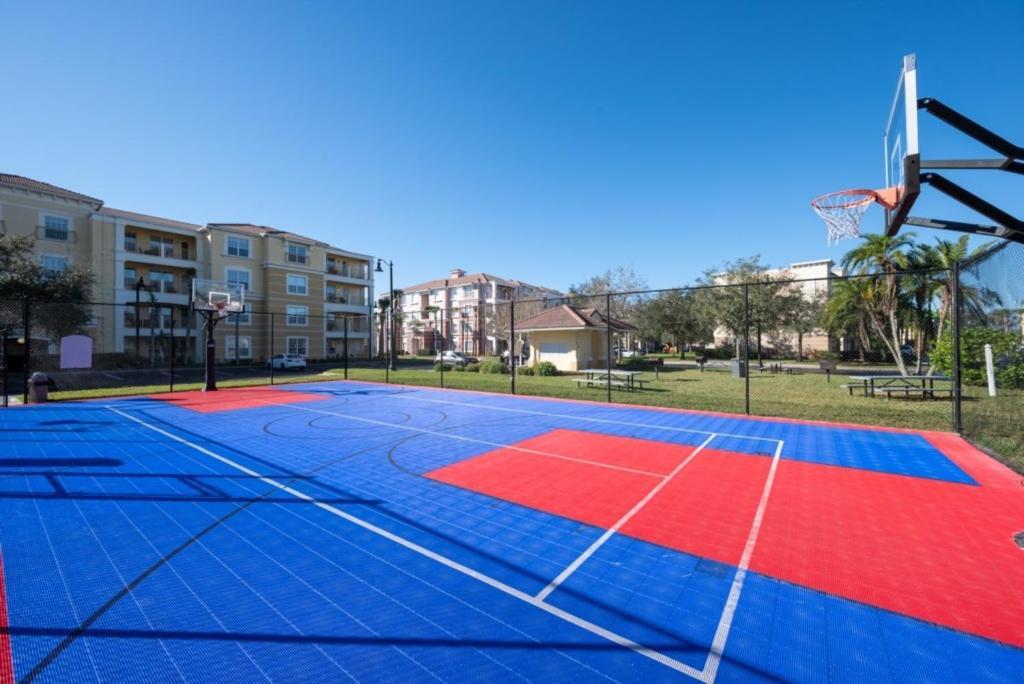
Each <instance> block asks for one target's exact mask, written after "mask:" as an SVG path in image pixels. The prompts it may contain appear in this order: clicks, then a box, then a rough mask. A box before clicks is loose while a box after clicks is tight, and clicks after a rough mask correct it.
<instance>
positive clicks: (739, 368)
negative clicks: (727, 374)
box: [732, 359, 747, 378]
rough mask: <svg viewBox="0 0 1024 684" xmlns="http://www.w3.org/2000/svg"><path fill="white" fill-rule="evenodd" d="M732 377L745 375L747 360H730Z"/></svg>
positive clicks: (743, 376)
mask: <svg viewBox="0 0 1024 684" xmlns="http://www.w3.org/2000/svg"><path fill="white" fill-rule="evenodd" d="M732 377H734V378H745V377H747V362H746V361H744V360H743V359H733V360H732Z"/></svg>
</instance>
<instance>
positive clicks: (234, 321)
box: [227, 311, 252, 325]
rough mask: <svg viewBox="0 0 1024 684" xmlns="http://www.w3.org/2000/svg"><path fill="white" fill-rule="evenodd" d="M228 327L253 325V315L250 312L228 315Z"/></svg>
mask: <svg viewBox="0 0 1024 684" xmlns="http://www.w3.org/2000/svg"><path fill="white" fill-rule="evenodd" d="M227 324H228V325H251V324H252V314H251V313H250V312H248V311H246V312H245V313H232V314H228V320H227Z"/></svg>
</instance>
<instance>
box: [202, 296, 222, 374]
mask: <svg viewBox="0 0 1024 684" xmlns="http://www.w3.org/2000/svg"><path fill="white" fill-rule="evenodd" d="M199 313H200V314H202V316H203V319H204V321H205V322H204V324H203V328H205V329H206V355H205V357H204V359H203V369H204V374H203V375H204V378H203V379H204V384H203V391H204V392H216V391H217V373H216V357H217V342H216V340H214V339H213V329H214V328H215V327H216V326H217V321H219V320H220V319H221V318H223V317H222V316H221V315H220V312H219V311H202V310H200V311H199Z"/></svg>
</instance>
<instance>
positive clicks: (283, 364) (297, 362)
mask: <svg viewBox="0 0 1024 684" xmlns="http://www.w3.org/2000/svg"><path fill="white" fill-rule="evenodd" d="M267 368H273V369H274V370H306V359H304V358H303V357H301V356H297V355H295V354H275V355H274V356H271V357H270V360H269V361H267Z"/></svg>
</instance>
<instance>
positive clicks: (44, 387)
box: [28, 371, 50, 404]
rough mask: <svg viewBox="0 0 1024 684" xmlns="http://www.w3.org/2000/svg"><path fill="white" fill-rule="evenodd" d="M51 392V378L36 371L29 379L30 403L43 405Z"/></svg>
mask: <svg viewBox="0 0 1024 684" xmlns="http://www.w3.org/2000/svg"><path fill="white" fill-rule="evenodd" d="M49 392H50V376H48V375H47V374H46V373H40V372H39V371H36V372H35V373H33V374H32V375H31V377H29V379H28V401H29V403H30V404H42V403H45V402H46V399H47V397H48V395H49Z"/></svg>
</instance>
